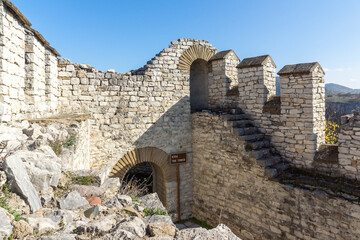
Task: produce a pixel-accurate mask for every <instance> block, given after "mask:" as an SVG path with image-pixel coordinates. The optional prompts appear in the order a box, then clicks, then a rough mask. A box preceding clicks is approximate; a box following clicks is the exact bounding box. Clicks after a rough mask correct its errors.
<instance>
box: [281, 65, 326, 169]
mask: <svg viewBox="0 0 360 240" xmlns="http://www.w3.org/2000/svg"><path fill="white" fill-rule="evenodd" d="M278 74H279V75H280V83H281V84H280V86H281V122H282V125H281V127H280V128H279V129H280V131H281V132H282V133H283V137H284V143H285V145H284V147H283V148H281V149H280V151H281V152H282V154H283V155H284V156H285V157H286V159H288V161H289V162H290V163H291V164H292V165H294V166H296V167H299V168H308V169H311V168H312V166H313V161H314V157H315V154H316V152H317V150H318V149H319V147H320V146H321V145H322V144H324V143H325V104H324V103H325V83H324V82H325V81H324V78H323V76H324V71H323V70H322V68H321V66H320V65H319V64H318V63H306V64H296V65H286V66H285V67H283V68H282V69H281V70H280V71H279V73H278Z"/></svg>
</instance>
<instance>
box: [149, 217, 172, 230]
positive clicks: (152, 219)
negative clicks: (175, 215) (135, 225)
mask: <svg viewBox="0 0 360 240" xmlns="http://www.w3.org/2000/svg"><path fill="white" fill-rule="evenodd" d="M145 222H146V223H148V224H150V223H158V222H162V223H168V224H170V225H173V226H174V227H175V224H174V223H173V221H172V220H171V217H170V216H168V215H156V214H154V215H152V216H149V217H146V218H145Z"/></svg>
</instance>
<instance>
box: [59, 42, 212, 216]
mask: <svg viewBox="0 0 360 240" xmlns="http://www.w3.org/2000/svg"><path fill="white" fill-rule="evenodd" d="M192 46H204V47H207V48H209V49H212V50H213V51H215V49H214V48H213V47H212V46H211V45H210V44H209V43H208V42H206V41H200V40H192V39H179V41H174V42H172V43H171V45H170V46H169V48H165V49H164V50H163V51H162V52H160V53H159V54H158V55H157V56H156V57H155V58H154V59H152V60H151V61H149V62H148V64H147V65H145V66H144V68H142V69H140V70H138V71H134V72H132V73H131V72H129V73H126V74H122V73H113V72H101V71H98V70H95V69H94V68H92V67H91V66H89V65H86V64H73V63H71V62H70V61H69V60H67V59H60V60H59V65H58V69H59V75H58V76H59V86H60V95H61V97H60V103H61V107H60V110H61V112H63V113H68V112H72V113H73V112H86V113H89V114H90V125H91V126H90V128H91V130H90V132H91V133H90V137H91V138H90V155H91V161H92V163H93V164H92V167H93V168H104V167H107V168H109V169H111V168H112V167H113V166H114V165H115V163H116V162H117V161H118V160H119V159H120V158H121V157H122V156H123V155H125V154H126V153H127V152H129V151H132V150H134V149H137V148H142V147H156V148H159V149H161V150H163V151H165V152H166V153H168V154H170V153H174V152H187V153H188V162H187V163H186V164H184V165H181V166H180V173H181V176H180V178H181V191H182V199H181V209H182V215H183V218H184V217H185V218H186V217H189V216H191V205H192V156H191V152H192V148H191V116H190V101H189V91H190V90H189V76H190V71H189V70H186V69H184V70H179V69H178V67H177V66H178V63H179V59H180V57H181V56H182V53H183V52H184V51H185V50H187V49H189V48H190V47H192ZM207 60H208V59H207ZM174 188H176V183H175V184H169V189H168V193H176V191H175V192H174V191H173V189H174ZM174 197H175V198H176V196H174V195H172V196H170V197H169V198H168V199H173V198H174ZM169 201H170V200H169ZM171 201H172V200H171ZM172 202H174V201H172ZM175 202H176V201H175ZM171 210H174V206H171Z"/></svg>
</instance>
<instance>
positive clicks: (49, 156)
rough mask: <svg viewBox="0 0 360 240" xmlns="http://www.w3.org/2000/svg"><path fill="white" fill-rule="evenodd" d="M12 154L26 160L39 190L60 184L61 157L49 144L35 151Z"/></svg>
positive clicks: (28, 169) (32, 180)
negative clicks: (57, 155)
mask: <svg viewBox="0 0 360 240" xmlns="http://www.w3.org/2000/svg"><path fill="white" fill-rule="evenodd" d="M12 156H14V157H17V158H19V159H21V160H22V161H23V162H24V165H25V166H26V170H27V173H28V174H29V177H30V181H31V182H32V183H33V185H34V187H35V188H36V190H37V191H46V190H48V189H49V188H50V187H56V186H57V185H58V182H59V179H60V176H61V165H60V164H59V163H58V162H59V161H60V159H59V158H58V157H56V155H55V154H54V152H53V151H52V149H51V148H50V147H49V146H42V147H40V149H38V150H35V151H25V150H23V151H18V152H16V153H15V154H14V155H12Z"/></svg>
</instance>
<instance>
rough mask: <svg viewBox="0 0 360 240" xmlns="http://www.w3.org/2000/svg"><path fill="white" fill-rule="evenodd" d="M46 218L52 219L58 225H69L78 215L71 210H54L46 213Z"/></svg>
mask: <svg viewBox="0 0 360 240" xmlns="http://www.w3.org/2000/svg"><path fill="white" fill-rule="evenodd" d="M44 216H45V217H47V218H50V219H51V220H53V221H54V222H56V223H57V224H60V223H61V222H62V223H63V224H68V223H71V222H72V221H73V219H74V217H76V214H75V213H74V212H72V211H69V210H52V211H50V212H47V213H45V214H44Z"/></svg>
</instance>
